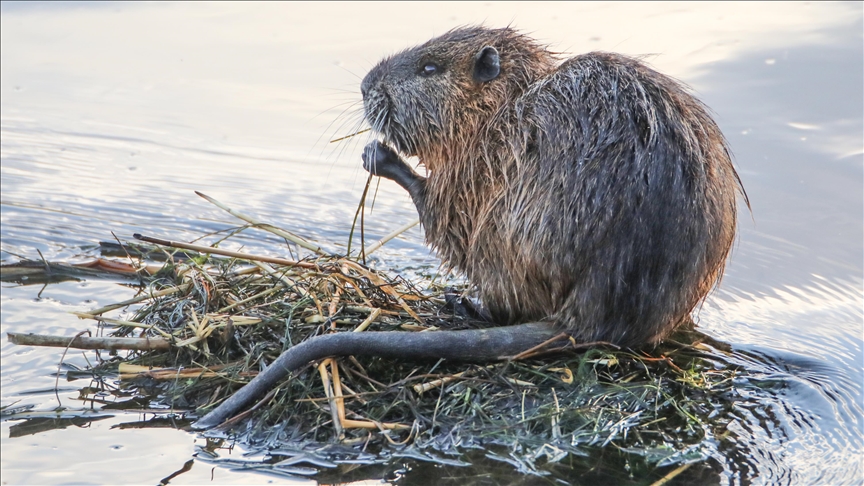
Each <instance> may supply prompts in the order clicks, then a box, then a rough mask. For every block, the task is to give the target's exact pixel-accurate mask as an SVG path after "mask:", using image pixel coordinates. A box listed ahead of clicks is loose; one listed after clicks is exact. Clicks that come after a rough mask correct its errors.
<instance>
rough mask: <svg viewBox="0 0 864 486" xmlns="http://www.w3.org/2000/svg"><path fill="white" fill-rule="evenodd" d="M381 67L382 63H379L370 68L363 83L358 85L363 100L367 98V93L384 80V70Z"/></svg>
mask: <svg viewBox="0 0 864 486" xmlns="http://www.w3.org/2000/svg"><path fill="white" fill-rule="evenodd" d="M383 65H384V63H379V64H378V65H377V66H375V67H374V68H372V70H371V71H369V73H368V74H367V75H366V77H364V78H363V82H362V83H360V93H362V94H363V99H366V97H367V96H369V92H370V91H371V90H372V89H373V88H374V87H375V86H377V85H379V84H380V83H381V81H382V80H383V79H384V73H385V68H384V67H383Z"/></svg>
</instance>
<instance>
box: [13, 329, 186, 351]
mask: <svg viewBox="0 0 864 486" xmlns="http://www.w3.org/2000/svg"><path fill="white" fill-rule="evenodd" d="M6 335H7V337H8V339H9V342H10V343H12V344H20V345H23V346H51V347H57V348H63V347H69V348H75V349H107V350H121V349H129V350H135V351H156V350H167V349H170V348H171V343H170V342H169V341H168V340H167V339H165V338H158V337H146V338H125V337H124V338H121V337H84V336H81V335H80V334H79V335H78V336H75V337H71V338H70V337H67V336H48V335H44V334H21V333H16V332H10V333H7V334H6Z"/></svg>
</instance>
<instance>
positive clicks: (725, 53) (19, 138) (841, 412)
mask: <svg viewBox="0 0 864 486" xmlns="http://www.w3.org/2000/svg"><path fill="white" fill-rule="evenodd" d="M0 9H2V13H3V15H2V20H0V22H2V29H0V40H2V42H0V51H2V56H0V57H2V59H0V63H2V69H0V80H2V83H0V147H2V154H0V159H2V167H0V172H2V178H0V190H2V201H0V214H2V228H0V232H2V248H3V250H4V251H5V252H6V253H3V254H2V258H3V259H4V260H14V259H15V257H14V256H13V255H22V256H25V257H27V258H31V259H34V260H38V259H39V255H38V253H37V250H39V251H41V252H42V253H43V254H44V255H45V256H46V257H47V258H48V259H49V260H82V259H88V260H89V259H91V258H92V257H93V256H94V254H95V253H96V250H94V249H93V248H92V247H94V246H95V245H96V243H97V242H99V241H105V240H110V239H111V232H112V231H113V232H115V233H116V234H117V235H118V236H120V237H121V238H123V237H128V235H131V234H132V233H134V232H143V233H153V235H154V236H162V237H168V238H171V239H177V240H184V239H187V240H191V239H193V238H197V237H199V236H200V235H202V234H204V233H209V232H213V231H219V230H224V229H226V228H230V227H234V226H237V225H238V223H237V222H236V221H232V220H231V219H230V218H229V217H228V216H226V214H225V213H223V212H222V211H220V210H218V209H216V208H214V207H212V206H211V205H209V204H207V203H205V202H204V201H203V200H200V199H199V198H197V197H196V196H194V194H193V192H192V191H193V190H202V191H203V192H206V193H207V194H209V195H211V196H213V197H215V198H217V199H219V200H221V201H223V202H225V203H227V204H229V205H230V206H232V207H235V208H237V209H241V210H243V211H244V212H249V213H251V214H254V215H255V216H256V217H258V218H259V219H262V220H266V221H269V222H273V223H276V224H280V225H282V226H284V227H286V228H287V229H290V230H292V231H295V232H297V233H300V234H303V235H304V236H308V237H310V238H312V239H314V240H317V241H319V242H321V243H322V244H327V245H330V247H331V248H332V249H333V250H339V249H340V248H341V249H344V246H345V244H346V242H347V237H348V231H349V228H350V221H351V218H352V216H353V214H354V210H355V208H356V203H357V200H358V199H359V194H360V190H361V185H362V183H363V182H364V181H365V175H364V174H363V173H362V171H361V170H360V168H359V163H358V160H359V159H358V156H357V151H358V149H359V147H360V146H362V145H363V143H365V141H366V140H367V139H366V138H364V137H363V136H358V137H355V138H352V139H349V140H348V141H347V142H344V143H339V144H332V145H331V144H327V143H326V142H327V140H328V139H329V138H331V137H332V136H335V135H338V136H341V135H346V134H347V133H348V132H350V131H351V130H350V128H351V127H352V120H353V119H352V118H350V116H349V115H347V114H346V115H340V113H341V112H342V110H344V109H345V108H346V107H347V108H349V109H350V103H351V102H355V101H357V99H358V98H359V95H358V94H357V85H358V83H359V76H362V75H363V73H364V72H365V71H366V70H367V69H368V68H369V67H370V66H371V65H372V63H374V62H375V61H376V60H377V59H378V58H379V57H380V56H381V55H384V54H386V53H390V52H393V51H395V50H397V49H400V48H402V47H405V46H408V45H411V44H413V43H416V42H419V41H423V40H426V39H428V38H429V37H431V36H432V35H434V34H438V33H441V32H443V31H444V30H446V29H449V28H451V27H453V26H455V25H459V24H463V23H472V22H478V21H481V20H484V19H485V22H486V23H487V24H488V25H504V24H507V23H510V22H511V21H513V22H514V23H515V25H516V26H517V27H520V28H522V29H524V30H526V31H529V32H533V33H534V34H535V35H536V36H538V37H540V38H541V39H543V40H547V41H550V42H553V48H555V49H559V50H562V51H568V52H574V53H578V52H584V51H589V50H595V49H600V50H614V51H619V52H624V53H629V54H638V55H642V54H650V56H649V57H648V60H649V61H650V62H651V63H652V64H653V65H654V66H656V67H657V68H659V69H661V70H663V71H665V72H668V73H670V74H672V75H675V76H678V77H680V78H682V79H683V80H685V81H687V82H688V83H689V84H691V85H692V86H693V87H694V88H695V89H696V91H697V92H698V94H699V95H700V97H702V98H703V99H704V101H706V103H707V104H708V105H709V106H711V107H712V108H713V109H714V111H715V112H716V115H717V118H718V121H719V122H720V124H721V127H722V128H723V130H724V132H725V133H726V135H727V137H728V138H729V140H730V144H731V146H732V147H733V150H734V152H735V154H736V159H737V163H738V165H739V167H740V169H741V174H742V179H743V180H744V183H745V187H746V188H747V190H748V192H749V194H750V198H751V201H752V202H753V216H752V219H751V217H750V215H747V214H745V215H743V217H742V220H741V237H740V241H739V243H738V245H737V246H736V249H735V251H734V254H733V259H732V261H731V264H730V265H729V267H728V269H727V274H726V276H725V279H724V282H723V284H722V286H721V287H720V289H719V290H718V291H717V292H716V293H715V294H714V295H713V297H712V298H711V299H710V300H709V301H708V302H707V303H706V304H705V306H704V307H703V308H702V310H701V312H700V314H699V318H700V325H701V326H702V329H703V330H705V331H706V332H709V333H711V334H712V335H713V336H715V337H717V338H719V339H721V340H723V341H726V342H729V343H732V349H733V351H732V352H731V353H721V352H720V351H718V355H721V356H722V359H724V360H728V361H729V363H730V364H737V365H740V366H741V367H742V368H743V369H746V370H747V371H748V372H749V373H751V374H752V375H753V376H754V377H755V378H754V379H753V380H752V381H749V382H742V383H740V387H739V388H738V392H739V395H738V396H736V397H734V400H732V398H730V402H729V407H730V410H729V411H728V413H729V416H730V417H731V419H730V422H729V426H728V431H716V432H715V435H716V436H717V437H728V440H719V441H718V443H717V452H716V455H714V456H713V457H712V458H711V459H710V460H709V461H706V462H705V463H702V464H701V465H700V466H699V468H698V469H697V468H696V467H694V468H693V469H692V470H691V472H690V474H691V479H692V480H693V481H694V482H700V478H701V480H704V481H709V482H716V481H721V482H730V483H746V482H749V481H756V482H766V483H767V482H777V483H792V484H796V483H835V482H836V483H844V482H846V483H851V482H856V481H860V480H861V477H862V470H861V466H860V456H861V454H862V437H864V433H862V426H864V423H862V416H864V413H862V378H864V377H862V368H861V363H862V362H864V355H862V346H864V345H862V332H861V323H862V319H864V317H862V310H861V309H862V304H864V294H862V285H864V283H862V267H864V263H862V258H864V257H862V255H864V248H862V246H864V243H862V240H861V235H862V233H864V208H862V204H861V201H862V180H864V175H862V167H864V164H862V155H861V152H862V145H864V143H862V131H864V128H862V114H861V106H862V104H864V101H862V86H864V79H862V75H864V67H862V65H864V53H862V23H861V19H862V13H861V12H862V8H861V5H860V4H854V3H850V4H842V3H839V4H829V5H823V4H818V3H813V4H802V3H798V4H770V3H741V4H723V3H717V4H699V5H696V4H653V3H652V4H645V3H636V4H627V5H616V4H559V3H554V4H536V3H531V4H515V3H514V4H494V3H493V4H486V3H472V4H460V5H458V6H457V5H452V4H447V5H446V6H444V5H438V4H411V5H408V4H360V5H356V4H348V3H346V4H303V5H300V4H267V3H265V4H252V5H247V4H240V3H236V4H228V3H216V4H128V3H120V4H108V3H51V4H36V5H33V4H29V3H3V4H2V7H0ZM418 19H422V22H418ZM421 24H422V25H421ZM346 103H347V104H346ZM334 120H335V122H334ZM331 123H332V125H331ZM340 127H341V128H340ZM316 141H317V142H316ZM393 186H394V185H392V184H388V183H382V184H381V186H380V188H379V191H378V197H377V201H376V207H375V210H374V212H373V213H372V214H371V215H369V216H368V217H367V218H366V224H367V229H366V231H367V234H368V235H369V239H370V240H374V239H377V238H379V237H380V236H382V235H383V234H385V233H387V232H389V231H390V230H391V229H393V228H394V227H396V226H399V225H401V224H402V223H403V222H407V221H409V220H410V219H412V218H413V217H414V210H413V208H412V206H411V204H410V201H409V200H408V198H407V197H406V196H405V194H403V193H402V192H401V191H400V190H398V188H396V187H393ZM157 233H158V234H157ZM236 241H237V244H238V245H239V244H242V245H244V247H245V248H246V249H249V250H254V251H256V252H260V253H280V252H284V251H285V250H284V247H283V246H282V242H281V241H279V240H277V239H276V238H274V237H272V236H270V235H269V234H266V233H263V232H257V231H247V232H245V233H244V234H243V235H242V236H241V237H240V238H239V239H237V240H236ZM232 249H237V248H232ZM378 263H379V264H380V265H381V266H393V267H397V268H405V267H412V268H414V269H415V271H418V272H419V271H428V270H429V269H434V267H435V265H436V264H435V261H434V259H432V258H431V257H430V255H429V252H428V250H427V249H426V248H425V247H424V245H423V244H422V232H421V230H419V229H415V230H413V231H412V232H410V233H409V234H407V235H405V236H404V237H402V238H400V239H398V240H396V241H394V242H392V243H391V244H390V245H388V246H387V247H385V249H384V250H382V252H381V260H380V261H379V262H378ZM129 294H130V291H129V290H128V289H126V288H124V287H119V286H116V285H114V284H112V283H109V282H88V281H85V282H65V283H62V284H58V285H52V286H49V287H48V288H46V289H44V291H43V292H41V293H39V290H38V289H37V288H35V287H33V288H31V289H27V288H8V287H7V288H4V289H3V292H2V308H3V312H2V331H3V332H7V331H22V330H27V331H34V330H38V331H39V332H44V333H49V334H70V335H71V334H74V333H75V332H77V331H78V330H80V325H81V324H80V322H79V321H77V320H76V319H75V318H73V317H70V316H69V315H67V314H66V311H68V310H84V309H85V308H89V307H93V306H94V305H96V304H94V303H92V302H91V303H85V302H83V301H85V300H86V299H99V300H100V301H103V302H102V303H106V302H110V301H119V300H123V299H125V298H128V297H129V296H130V295H129ZM36 316H38V317H36ZM36 319H39V320H36ZM718 359H720V358H718ZM57 360H58V355H57V353H56V352H55V351H54V350H41V349H19V348H14V347H12V346H10V345H9V344H6V343H3V345H2V370H3V371H2V384H3V387H2V390H3V391H2V400H3V403H2V404H3V405H8V404H9V403H11V402H13V401H15V400H21V401H22V402H21V404H19V405H22V404H23V405H32V406H33V407H36V409H37V410H47V409H49V408H50V407H53V406H55V405H56V400H55V399H54V396H53V388H54V376H53V375H52V373H54V372H55V371H56V362H57ZM67 361H71V362H72V363H73V364H75V365H77V366H80V367H86V362H87V359H85V357H83V356H81V355H78V354H76V355H75V356H70V357H69V358H68V359H67ZM46 390H47V391H46ZM34 391H35V392H38V393H32V392H34ZM48 391H50V392H48ZM74 396H75V392H74V391H73V392H72V393H68V392H67V393H65V394H62V395H61V399H63V400H64V401H71V400H73V398H74ZM30 420H36V419H30ZM52 420H53V419H52ZM153 420H155V419H142V420H139V417H137V415H136V416H135V417H132V418H130V417H125V418H116V417H115V418H110V419H106V420H103V421H101V422H93V423H92V424H91V429H89V430H87V431H86V432H84V433H81V432H76V433H75V435H74V437H73V436H72V435H71V434H70V432H71V430H74V428H68V429H67V430H65V431H60V430H59V429H54V430H49V428H50V427H49V424H48V422H45V423H42V424H41V425H40V424H39V423H37V422H16V423H15V424H12V422H10V421H7V422H4V423H3V426H2V427H3V428H2V434H3V435H4V441H3V455H2V456H3V459H2V461H3V470H4V480H6V479H7V478H12V480H13V481H18V482H62V481H66V480H68V479H69V478H72V477H75V478H76V479H80V478H81V477H87V476H86V475H87V474H88V471H89V469H88V468H95V467H97V466H96V465H95V464H94V463H92V462H91V460H92V458H91V457H90V456H92V454H93V451H100V450H105V451H108V450H111V451H114V452H112V453H116V454H120V455H122V454H129V455H128V456H124V459H122V460H119V461H115V463H114V464H115V466H114V467H116V469H115V470H114V471H110V472H106V473H105V474H106V475H105V476H102V477H101V478H100V481H97V482H102V481H104V482H119V481H128V478H129V477H131V476H130V474H131V475H134V474H137V473H141V474H144V475H142V476H134V477H151V476H152V475H153V474H155V476H153V477H155V478H156V479H154V482H155V481H158V479H159V478H168V477H170V475H171V474H172V471H181V470H183V469H184V467H185V466H184V464H185V463H186V461H187V460H188V458H189V457H190V455H191V454H192V453H193V450H194V449H193V447H192V446H191V445H189V442H191V441H192V440H194V438H193V436H191V435H188V434H186V433H185V432H181V431H177V432H176V433H175V434H174V435H164V434H167V433H168V432H167V431H164V430H163V431H159V430H156V429H152V430H143V429H138V428H137V427H131V428H130V429H129V430H127V431H126V432H123V433H126V434H134V435H118V434H120V433H121V432H119V430H120V429H123V428H125V427H126V426H123V425H121V424H124V423H127V424H128V423H140V422H152V421H153ZM58 423H60V424H61V425H62V424H65V425H66V426H68V425H70V424H71V425H80V424H77V423H75V422H68V423H66V422H58ZM19 425H20V426H21V427H19ZM50 425H51V427H53V426H54V425H57V423H53V424H50ZM43 426H44V427H49V428H42V429H40V428H39V427H43ZM113 426H117V428H116V429H111V428H110V427H113ZM13 427H16V428H15V429H14V435H16V436H17V435H18V434H19V431H20V430H31V431H34V432H32V433H30V434H29V435H28V438H29V439H33V440H36V441H37V442H38V444H37V449H36V450H38V451H39V452H40V454H33V453H32V452H29V451H31V450H30V449H28V448H27V447H26V446H25V445H23V444H22V443H21V442H20V440H14V441H13V440H7V439H5V437H8V438H11V437H12V436H13ZM7 434H8V435H7ZM81 442H85V443H86V444H88V446H87V447H86V448H84V449H85V451H81V452H78V451H77V449H78V448H79V447H78V445H77V444H79V443H81ZM118 444H122V445H123V447H126V449H125V452H122V453H120V452H117V451H115V450H114V449H110V447H111V446H116V445H118ZM136 444H138V445H141V446H142V447H141V448H140V449H136ZM132 449H135V450H134V451H133V450H132ZM76 452H77V454H76ZM84 452H86V454H84ZM82 454H83V456H82ZM136 454H137V455H138V456H137V457H136ZM82 457H84V460H82ZM166 457H168V458H169V459H166ZM484 457H485V456H484ZM140 458H148V461H150V463H151V464H159V468H158V469H159V472H158V473H152V472H151V471H142V467H141V466H140V464H138V463H143V462H145V461H141V459H140ZM97 459H99V460H101V459H102V458H101V457H99V458H97ZM600 459H601V458H599V457H598V458H593V459H592V460H594V462H595V463H598V462H599V463H600V464H602V465H603V467H608V468H610V470H611V469H616V468H619V469H620V468H622V467H623V465H622V464H621V463H620V462H615V461H614V460H611V459H609V458H608V457H605V458H603V460H604V461H606V462H603V461H601V460H600ZM482 460H483V459H482V458H477V463H478V464H480V463H481V462H482ZM489 460H491V459H489ZM48 462H50V463H51V464H52V466H51V467H48V468H47V470H46V463H48ZM133 462H135V463H134V464H133ZM58 464H72V465H70V466H66V465H63V466H58ZM405 464H406V465H405V466H404V467H403V468H402V469H404V471H409V470H413V471H414V473H413V474H414V476H410V477H425V476H429V477H434V476H435V474H437V472H436V471H439V469H431V467H432V466H429V465H428V464H425V465H424V464H422V463H417V462H412V461H410V460H406V461H405ZM10 465H11V467H10ZM99 467H100V468H102V469H104V466H101V465H100V466H99ZM385 469H386V468H384V467H383V466H382V467H381V468H380V469H377V470H374V471H373V472H372V473H370V474H380V475H379V476H378V477H381V476H383V475H385V474H391V473H393V474H395V472H394V471H395V469H390V470H385ZM396 469H399V468H396ZM601 469H602V467H601ZM200 470H202V469H201V468H197V469H196V467H192V469H191V471H190V472H188V473H183V474H180V475H178V476H175V477H174V478H173V479H172V481H180V480H181V479H182V478H184V477H187V478H188V477H192V475H195V474H199V473H198V472H196V471H200ZM218 471H219V473H217V474H222V473H224V472H225V471H226V470H223V469H219V470H218ZM404 471H403V472H401V473H399V474H404ZM487 471H497V473H493V472H490V474H501V473H502V471H504V472H507V473H508V474H512V471H511V470H503V469H497V470H496V469H494V468H493V469H489V470H487ZM148 473H150V475H147V474H148ZM200 474H201V475H200V476H195V477H197V478H199V479H200V481H202V482H203V481H205V480H209V479H208V478H209V474H206V473H200ZM408 474H409V475H410V474H412V473H411V472H410V471H409V472H408ZM598 474H599V473H598ZM700 474H701V475H702V476H700ZM157 476H158V477H157ZM366 477H367V476H363V477H360V476H358V477H357V479H365V478H366ZM368 477H372V476H368ZM492 477H494V476H492ZM220 478H221V480H222V481H238V482H239V481H241V480H242V479H238V478H248V476H244V475H231V474H228V475H227V476H225V477H220ZM589 479H590V478H589ZM593 479H594V480H597V481H600V480H602V476H599V475H598V476H597V477H594V478H593ZM277 481H278V479H277Z"/></svg>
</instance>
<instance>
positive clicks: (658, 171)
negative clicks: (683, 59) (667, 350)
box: [363, 27, 741, 345]
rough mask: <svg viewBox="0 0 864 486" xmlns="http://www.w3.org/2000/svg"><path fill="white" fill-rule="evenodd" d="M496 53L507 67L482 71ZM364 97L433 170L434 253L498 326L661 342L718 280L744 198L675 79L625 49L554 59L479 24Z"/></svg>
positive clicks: (384, 128)
mask: <svg viewBox="0 0 864 486" xmlns="http://www.w3.org/2000/svg"><path fill="white" fill-rule="evenodd" d="M493 54H494V59H492V60H493V61H495V62H497V65H498V68H497V69H498V72H497V74H496V75H494V76H489V75H487V76H485V77H484V76H482V75H481V76H479V77H478V74H477V73H478V71H481V74H482V71H483V69H487V68H488V66H484V63H485V64H489V65H491V62H492V61H490V59H489V58H490V56H492V55H493ZM486 78H489V79H486ZM363 88H364V89H363V92H364V100H365V104H366V110H367V111H366V117H367V120H369V122H370V124H372V126H373V128H375V129H376V130H377V131H378V132H380V133H381V134H382V135H383V138H384V141H385V143H387V144H389V145H390V146H392V147H393V148H395V149H397V150H399V151H400V152H402V153H403V154H404V155H416V156H418V157H419V159H420V162H421V163H423V164H424V165H425V166H426V168H427V169H428V171H429V174H428V178H427V179H426V180H425V193H424V197H423V201H422V203H418V211H419V212H420V215H421V222H422V223H423V225H424V226H425V229H426V238H427V240H428V242H429V243H430V244H431V245H432V246H433V247H434V248H435V249H436V250H437V252H438V254H439V256H440V257H441V259H442V260H443V261H444V262H445V263H446V264H449V265H452V266H454V267H456V268H458V269H459V270H462V271H464V272H465V273H466V274H467V276H468V278H469V280H470V281H471V283H472V284H474V285H476V287H477V288H478V290H479V293H480V297H481V299H482V301H483V303H484V305H485V306H486V307H487V308H488V310H489V311H490V313H491V314H492V316H493V318H494V320H495V321H496V322H498V323H501V324H505V323H508V324H513V323H520V322H528V321H536V320H553V321H555V322H556V323H558V324H559V325H560V326H563V327H565V328H566V329H567V330H569V332H570V333H571V334H572V335H573V336H575V337H576V338H577V339H581V340H586V341H595V340H603V341H611V342H616V343H619V344H628V345H632V344H639V343H645V342H656V341H657V340H659V339H661V338H662V337H663V336H664V335H666V334H667V333H668V332H669V331H670V330H671V329H673V328H674V327H675V326H676V325H678V324H680V323H681V322H683V321H685V320H687V318H688V316H689V313H690V311H691V310H692V309H693V308H694V307H695V306H696V305H697V303H698V302H699V301H700V299H702V298H704V297H705V296H706V294H707V293H708V292H709V291H710V290H711V288H712V287H713V285H714V284H715V283H716V282H717V281H718V279H719V278H720V276H721V274H722V270H723V265H724V261H725V258H726V255H727V254H728V252H729V249H730V247H731V244H732V241H733V238H734V235H735V223H736V194H737V193H738V192H739V191H740V190H741V187H740V183H739V180H738V177H737V174H736V173H735V170H734V168H733V166H732V162H731V160H730V156H729V152H728V150H727V147H726V144H725V141H724V139H723V136H722V134H721V132H720V130H719V128H718V127H717V125H716V124H715V123H714V121H713V120H712V119H711V117H710V116H709V115H708V113H707V110H706V109H705V107H704V106H703V105H702V104H701V103H700V102H699V101H698V100H696V99H695V98H694V97H693V96H692V95H690V94H689V93H688V92H687V91H686V90H685V89H684V88H683V87H682V86H681V85H680V84H679V83H677V82H676V81H674V80H673V79H671V78H669V77H667V76H664V75H662V74H660V73H657V72H656V71H654V70H652V69H650V68H648V67H647V66H645V65H644V64H642V63H640V62H639V61H637V60H634V59H631V58H628V57H625V56H621V55H616V54H608V53H590V54H585V55H581V56H577V57H574V58H571V59H568V60H566V61H564V62H563V63H560V64H558V63H557V61H556V59H555V57H554V56H553V55H552V54H551V53H550V52H548V51H547V50H545V49H544V48H543V47H542V46H540V45H538V44H537V43H536V42H534V41H533V40H531V39H529V38H527V37H524V36H522V35H520V34H518V33H517V32H515V31H513V30H512V29H485V28H477V27H472V28H464V29H457V30H454V31H451V32H449V33H447V34H445V35H443V36H441V37H439V38H437V39H433V40H431V41H429V42H427V43H426V44H423V45H421V46H418V47H416V48H414V49H409V50H407V51H403V52H401V53H399V54H397V55H395V56H393V57H391V58H388V59H385V60H384V61H382V62H381V63H380V64H379V65H378V66H376V67H375V68H374V69H373V70H372V71H371V72H370V74H369V75H368V76H367V77H366V79H365V80H364V82H363ZM415 202H417V201H416V199H415Z"/></svg>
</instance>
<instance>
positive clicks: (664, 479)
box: [651, 462, 693, 486]
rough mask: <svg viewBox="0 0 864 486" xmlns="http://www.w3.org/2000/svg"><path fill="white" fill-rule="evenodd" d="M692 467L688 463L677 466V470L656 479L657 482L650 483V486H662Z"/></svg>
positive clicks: (690, 463)
mask: <svg viewBox="0 0 864 486" xmlns="http://www.w3.org/2000/svg"><path fill="white" fill-rule="evenodd" d="M692 465H693V463H692V462H688V463H687V464H682V465H680V466H678V467H677V468H675V469H673V470H672V471H670V472H669V474H667V475H665V476H663V477H662V478H660V479H658V480H657V481H654V482H653V483H651V486H663V485H664V484H666V483H668V482H669V481H671V480H672V478H674V477H675V476H677V475H679V474H681V473H682V472H684V471H686V470H687V468H688V467H690V466H692Z"/></svg>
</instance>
